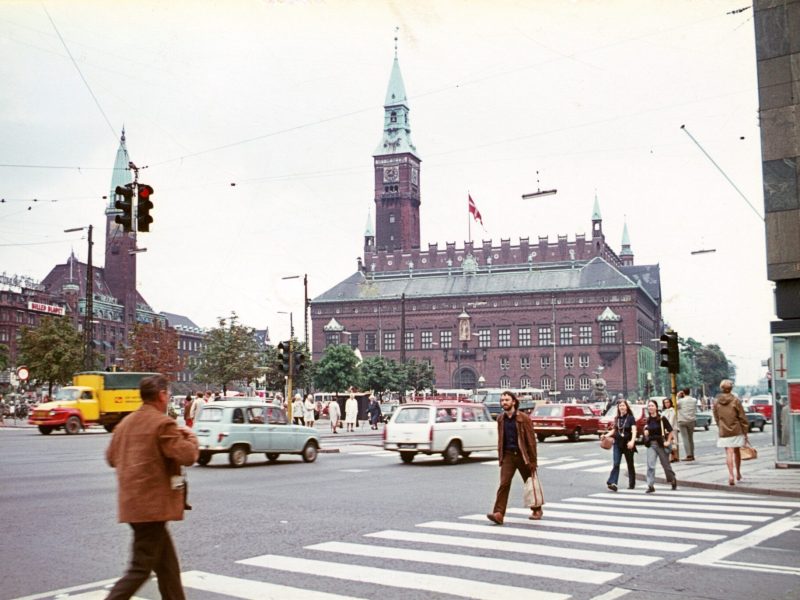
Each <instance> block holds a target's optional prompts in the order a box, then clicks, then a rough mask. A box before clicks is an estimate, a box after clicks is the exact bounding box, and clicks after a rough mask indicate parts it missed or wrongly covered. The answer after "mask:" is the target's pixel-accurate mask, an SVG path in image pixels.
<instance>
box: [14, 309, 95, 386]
mask: <svg viewBox="0 0 800 600" xmlns="http://www.w3.org/2000/svg"><path fill="white" fill-rule="evenodd" d="M19 361H20V364H24V365H26V366H27V367H28V369H29V370H30V373H31V382H37V383H46V384H47V386H48V390H49V395H51V396H52V393H53V385H54V384H67V383H71V381H72V376H73V375H74V374H75V373H76V372H78V371H80V370H81V367H82V366H83V339H82V336H81V334H80V332H78V330H77V329H75V327H73V325H72V322H71V321H70V320H69V319H68V318H67V317H44V318H43V319H42V321H41V323H40V324H39V326H38V327H37V328H36V329H31V328H29V327H23V328H22V329H21V330H20V341H19Z"/></svg>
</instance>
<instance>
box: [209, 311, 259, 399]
mask: <svg viewBox="0 0 800 600" xmlns="http://www.w3.org/2000/svg"><path fill="white" fill-rule="evenodd" d="M218 324H219V326H218V327H215V328H214V329H212V330H211V331H209V332H208V334H207V335H206V339H205V347H204V348H203V350H202V352H201V353H200V355H199V356H198V357H197V359H195V361H194V364H193V366H194V368H195V379H196V380H197V381H199V382H203V383H212V384H216V385H219V386H221V387H222V390H223V392H225V391H227V389H228V384H229V383H231V382H233V381H244V382H247V381H250V380H251V379H254V378H255V377H256V376H257V375H258V372H259V363H260V360H261V359H260V354H261V351H260V349H259V347H258V342H257V341H256V338H255V332H254V330H253V329H252V328H251V327H245V326H243V325H239V317H238V316H237V315H236V313H234V312H232V313H231V316H230V317H229V318H228V319H225V318H222V317H220V318H219V319H218Z"/></svg>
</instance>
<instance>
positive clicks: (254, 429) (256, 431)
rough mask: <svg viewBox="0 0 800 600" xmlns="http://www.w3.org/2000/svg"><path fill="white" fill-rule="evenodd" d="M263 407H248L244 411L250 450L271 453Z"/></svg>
mask: <svg viewBox="0 0 800 600" xmlns="http://www.w3.org/2000/svg"><path fill="white" fill-rule="evenodd" d="M265 408H266V407H265V406H250V407H248V408H247V410H246V411H245V417H246V420H247V427H248V432H249V435H250V448H251V450H252V451H253V452H271V451H272V448H271V445H270V435H269V431H268V430H267V427H266V419H265V417H266V415H265Z"/></svg>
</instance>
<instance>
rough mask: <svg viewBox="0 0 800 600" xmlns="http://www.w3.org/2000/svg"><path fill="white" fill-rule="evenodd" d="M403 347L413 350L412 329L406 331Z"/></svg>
mask: <svg viewBox="0 0 800 600" xmlns="http://www.w3.org/2000/svg"><path fill="white" fill-rule="evenodd" d="M405 338H406V339H405V349H406V350H413V349H414V332H413V331H406V334H405Z"/></svg>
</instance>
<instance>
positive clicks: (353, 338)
mask: <svg viewBox="0 0 800 600" xmlns="http://www.w3.org/2000/svg"><path fill="white" fill-rule="evenodd" d="M350 347H351V348H352V349H353V350H355V349H356V348H358V334H357V333H351V334H350Z"/></svg>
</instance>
